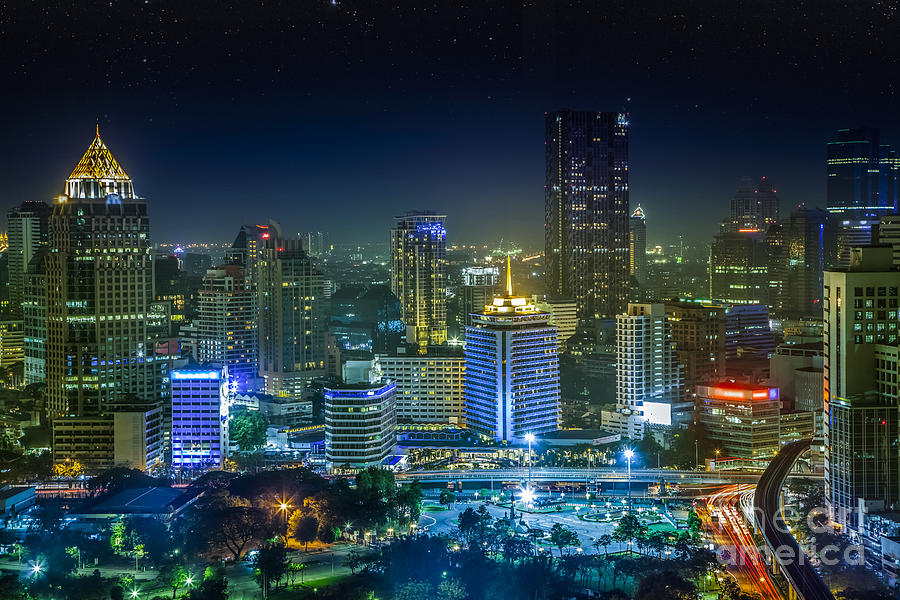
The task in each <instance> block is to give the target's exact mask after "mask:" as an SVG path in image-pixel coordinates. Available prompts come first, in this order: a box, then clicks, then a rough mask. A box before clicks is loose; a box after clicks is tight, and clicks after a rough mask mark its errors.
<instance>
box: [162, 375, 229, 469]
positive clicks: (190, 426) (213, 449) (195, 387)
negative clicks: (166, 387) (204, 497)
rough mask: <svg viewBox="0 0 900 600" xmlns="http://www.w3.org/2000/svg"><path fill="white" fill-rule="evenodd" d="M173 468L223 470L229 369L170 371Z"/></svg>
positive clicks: (226, 434) (226, 429)
mask: <svg viewBox="0 0 900 600" xmlns="http://www.w3.org/2000/svg"><path fill="white" fill-rule="evenodd" d="M170 382H171V386H172V388H171V396H172V468H173V469H175V470H176V471H181V472H183V471H198V470H210V469H221V468H222V467H223V465H224V462H225V458H226V455H227V452H228V398H229V395H230V392H229V391H228V389H227V387H228V384H227V368H225V369H223V368H222V367H221V366H220V365H216V364H209V363H207V364H196V363H194V364H185V365H183V366H179V367H177V368H174V369H172V370H171V371H170Z"/></svg>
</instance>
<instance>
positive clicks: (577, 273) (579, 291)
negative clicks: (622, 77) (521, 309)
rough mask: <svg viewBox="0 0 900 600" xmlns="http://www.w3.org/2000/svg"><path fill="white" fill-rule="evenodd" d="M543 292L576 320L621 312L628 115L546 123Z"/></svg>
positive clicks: (561, 116) (560, 116) (553, 116)
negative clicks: (568, 304)
mask: <svg viewBox="0 0 900 600" xmlns="http://www.w3.org/2000/svg"><path fill="white" fill-rule="evenodd" d="M545 127H546V137H545V142H544V145H545V152H546V163H545V164H546V178H545V185H544V235H545V254H546V258H545V260H546V263H547V267H546V277H547V280H546V288H547V294H548V295H549V296H551V297H561V298H574V299H575V301H576V303H577V306H578V314H579V316H580V317H594V316H612V315H615V314H616V313H618V312H620V311H621V310H622V309H624V308H625V304H626V301H627V294H628V279H629V276H630V271H631V264H630V260H629V252H628V248H629V243H630V240H629V234H628V218H629V216H630V215H631V211H630V210H629V206H628V130H629V124H628V114H627V113H609V112H594V111H571V110H561V111H558V112H550V113H546V115H545Z"/></svg>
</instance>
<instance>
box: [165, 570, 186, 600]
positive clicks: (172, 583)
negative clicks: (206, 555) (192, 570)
mask: <svg viewBox="0 0 900 600" xmlns="http://www.w3.org/2000/svg"><path fill="white" fill-rule="evenodd" d="M167 575H168V576H167V579H168V581H169V587H170V588H172V600H175V594H177V593H178V590H180V589H181V588H182V587H183V586H184V584H185V583H187V581H188V579H190V575H188V572H187V571H186V570H185V568H184V567H182V566H181V565H173V566H172V567H171V570H170V571H169V573H167Z"/></svg>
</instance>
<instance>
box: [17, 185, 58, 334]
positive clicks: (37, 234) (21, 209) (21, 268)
mask: <svg viewBox="0 0 900 600" xmlns="http://www.w3.org/2000/svg"><path fill="white" fill-rule="evenodd" d="M7 217H8V221H7V227H8V236H9V251H8V252H9V305H10V307H11V308H12V311H13V315H15V316H20V315H21V313H22V301H23V299H24V296H25V273H26V271H27V270H28V264H29V263H30V262H31V259H32V258H34V255H35V253H36V252H37V251H38V249H39V248H42V247H45V246H46V245H47V243H48V242H49V236H50V206H49V205H48V204H47V203H46V202H23V203H22V204H20V205H19V206H16V207H15V208H13V209H11V210H10V211H9V213H8V215H7Z"/></svg>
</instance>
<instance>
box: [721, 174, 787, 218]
mask: <svg viewBox="0 0 900 600" xmlns="http://www.w3.org/2000/svg"><path fill="white" fill-rule="evenodd" d="M778 216H779V207H778V195H777V194H776V191H775V188H774V187H772V183H771V182H770V181H769V180H768V179H766V178H765V177H763V178H762V179H761V180H760V181H759V183H756V184H755V183H754V181H753V179H752V178H750V177H744V178H743V179H741V183H740V186H739V187H738V191H737V192H736V193H735V195H734V198H732V200H731V221H732V222H733V223H734V224H735V226H736V227H737V228H738V229H744V230H746V229H756V230H758V231H766V229H768V228H769V225H772V224H773V223H777V222H778Z"/></svg>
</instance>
